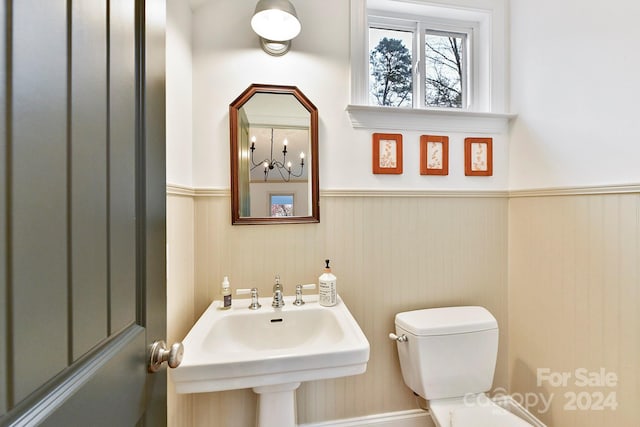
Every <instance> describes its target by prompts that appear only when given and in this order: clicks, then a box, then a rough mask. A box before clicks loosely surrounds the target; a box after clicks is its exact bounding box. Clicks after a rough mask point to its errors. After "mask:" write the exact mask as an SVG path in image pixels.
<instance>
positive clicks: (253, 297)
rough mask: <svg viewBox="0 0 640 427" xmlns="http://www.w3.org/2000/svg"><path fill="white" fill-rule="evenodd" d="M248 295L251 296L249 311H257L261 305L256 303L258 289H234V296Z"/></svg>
mask: <svg viewBox="0 0 640 427" xmlns="http://www.w3.org/2000/svg"><path fill="white" fill-rule="evenodd" d="M249 293H250V294H251V304H249V309H251V310H257V309H259V308H260V307H262V305H261V304H260V302H259V301H258V289H257V288H251V289H236V295H246V294H249Z"/></svg>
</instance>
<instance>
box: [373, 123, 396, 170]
mask: <svg viewBox="0 0 640 427" xmlns="http://www.w3.org/2000/svg"><path fill="white" fill-rule="evenodd" d="M372 151H373V156H372V157H373V173H375V174H394V175H399V174H401V173H402V135H401V134H399V133H374V134H373V149H372Z"/></svg>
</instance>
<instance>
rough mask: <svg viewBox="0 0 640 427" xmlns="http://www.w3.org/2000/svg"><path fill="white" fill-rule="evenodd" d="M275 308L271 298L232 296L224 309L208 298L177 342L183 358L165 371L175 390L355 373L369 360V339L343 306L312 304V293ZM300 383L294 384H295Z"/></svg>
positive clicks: (261, 384) (256, 385)
mask: <svg viewBox="0 0 640 427" xmlns="http://www.w3.org/2000/svg"><path fill="white" fill-rule="evenodd" d="M305 301H306V304H305V305H303V306H300V307H298V306H295V305H293V297H285V306H284V307H283V308H281V309H274V308H272V307H271V298H260V303H261V304H262V308H260V309H259V310H249V309H248V308H247V307H248V306H249V303H250V300H248V299H236V300H234V301H233V307H232V308H231V309H230V310H220V309H219V307H220V302H219V301H214V302H213V304H211V305H210V306H209V308H208V309H207V310H206V311H205V312H204V314H203V315H202V317H200V319H199V320H198V321H197V322H196V324H195V325H194V326H193V328H192V329H191V331H190V332H189V334H188V335H187V336H186V338H185V339H184V340H183V341H182V343H183V345H184V357H183V359H182V363H181V364H180V366H179V367H177V368H176V369H173V370H171V377H172V379H173V381H174V383H175V386H176V391H177V392H178V393H198V392H210V391H221V390H233V389H240V388H254V391H256V392H258V393H262V392H263V391H262V390H263V389H260V388H261V387H264V386H276V385H281V384H291V383H300V382H302V381H310V380H318V379H325V378H336V377H343V376H349V375H356V374H361V373H363V372H364V371H365V370H366V367H367V361H368V360H369V342H368V341H367V339H366V337H365V336H364V334H363V333H362V330H361V329H360V327H359V326H358V323H357V322H356V321H355V319H354V318H353V316H352V315H351V313H350V312H349V309H348V308H347V306H346V305H345V304H344V302H342V300H341V299H340V298H338V304H337V305H335V306H334V307H323V306H321V305H319V304H318V302H317V301H318V300H317V295H309V296H305ZM298 385H299V384H298Z"/></svg>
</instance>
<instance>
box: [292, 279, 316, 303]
mask: <svg viewBox="0 0 640 427" xmlns="http://www.w3.org/2000/svg"><path fill="white" fill-rule="evenodd" d="M315 287H316V284H315V283H309V284H307V285H296V300H295V301H294V302H293V305H297V306H301V305H304V301H303V300H302V290H303V289H315Z"/></svg>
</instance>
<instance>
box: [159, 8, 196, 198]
mask: <svg viewBox="0 0 640 427" xmlns="http://www.w3.org/2000/svg"><path fill="white" fill-rule="evenodd" d="M166 49H167V52H166V73H167V81H166V91H167V182H168V183H170V184H179V185H182V186H187V187H191V186H192V185H193V141H192V140H193V138H192V133H193V132H192V128H193V121H192V87H191V86H192V85H191V82H192V80H193V78H192V61H191V57H192V54H191V8H190V7H189V4H188V2H187V1H185V0H167V45H166Z"/></svg>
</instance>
